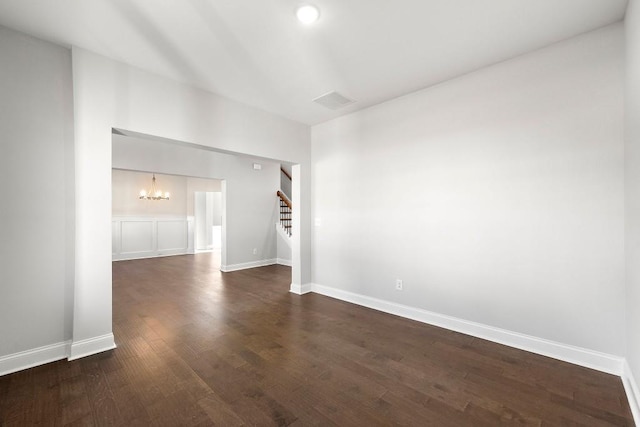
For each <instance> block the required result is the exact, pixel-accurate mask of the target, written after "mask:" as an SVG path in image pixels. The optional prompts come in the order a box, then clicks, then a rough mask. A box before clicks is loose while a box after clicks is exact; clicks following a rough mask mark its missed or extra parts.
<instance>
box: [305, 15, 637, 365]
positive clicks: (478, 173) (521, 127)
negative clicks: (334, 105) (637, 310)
mask: <svg viewBox="0 0 640 427" xmlns="http://www.w3.org/2000/svg"><path fill="white" fill-rule="evenodd" d="M622 76H623V28H622V26H621V25H614V26H610V27H607V28H604V29H601V30H599V31H596V32H592V33H589V34H586V35H583V36H580V37H577V38H574V39H571V40H568V41H565V42H562V43H559V44H556V45H553V46H551V47H549V48H545V49H542V50H539V51H536V52H533V53H531V54H528V55H525V56H522V57H518V58H515V59H513V60H510V61H507V62H504V63H501V64H498V65H495V66H493V67H489V68H485V69H482V70H479V71H477V72H474V73H471V74H468V75H466V76H463V77H461V78H458V79H455V80H452V81H449V82H446V83H443V84H440V85H438V86H436V87H433V88H430V89H427V90H424V91H421V92H417V93H414V94H411V95H408V96H405V97H402V98H399V99H396V100H392V101H389V102H387V103H384V104H381V105H379V106H376V107H372V108H369V109H366V110H363V111H361V112H357V113H354V114H350V115H348V116H345V117H343V118H339V119H335V120H332V121H330V122H327V123H324V124H321V125H318V126H314V127H313V128H312V160H313V169H312V173H313V175H312V194H313V201H312V208H313V216H314V217H315V218H318V219H319V220H320V222H321V225H320V226H316V227H314V231H313V249H314V251H313V257H312V271H313V282H314V283H317V284H320V285H325V286H329V287H334V288H338V289H340V290H344V291H349V292H353V293H356V294H361V295H366V296H369V297H374V298H378V299H381V300H385V301H393V302H396V303H400V304H404V305H407V306H412V307H417V308H421V309H425V310H429V311H432V312H436V313H441V314H445V315H449V316H453V317H456V318H460V319H466V320H470V321H474V322H478V323H480V324H484V325H489V326H493V327H498V328H502V329H506V330H509V331H515V332H518V333H521V334H526V335H530V336H534V337H540V338H544V339H547V340H552V341H556V342H560V343H564V344H570V345H574V346H578V347H583V348H586V349H591V350H596V351H601V352H605V353H608V354H612V355H618V356H622V355H623V354H624V309H625V307H624V298H625V289H624V265H623V260H624V254H623V249H624V248H623V245H624V230H623V225H624V224H623V216H624V211H623V209H624V207H623V172H622V171H623V142H622V128H623V124H622V114H623V112H622V104H623V83H622V81H623V77H622ZM396 278H401V279H403V280H404V290H403V291H402V292H399V291H396V290H394V284H395V279H396Z"/></svg>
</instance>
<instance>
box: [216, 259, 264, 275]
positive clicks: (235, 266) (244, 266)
mask: <svg viewBox="0 0 640 427" xmlns="http://www.w3.org/2000/svg"><path fill="white" fill-rule="evenodd" d="M273 264H276V259H275V258H272V259H261V260H258V261H249V262H242V263H240V264H230V265H221V266H220V271H222V272H223V273H229V272H231V271H238V270H246V269H248V268H256V267H265V266H267V265H273Z"/></svg>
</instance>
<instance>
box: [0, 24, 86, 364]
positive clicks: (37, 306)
mask: <svg viewBox="0 0 640 427" xmlns="http://www.w3.org/2000/svg"><path fill="white" fill-rule="evenodd" d="M0 58H2V65H1V66H0V94H1V95H0V129H2V137H1V138H2V141H1V142H0V181H1V182H2V183H3V185H2V191H3V196H2V202H0V263H1V265H0V359H1V358H2V356H6V355H9V354H13V353H17V352H20V351H25V350H31V349H34V348H37V347H42V346H46V345H51V344H57V343H63V342H64V341H66V340H68V339H70V338H71V306H72V301H73V287H72V286H73V196H74V195H73V145H72V144H73V122H72V120H73V104H72V86H71V56H70V52H69V51H68V50H67V49H63V48H61V47H58V46H55V45H52V44H50V43H46V42H43V41H40V40H37V39H34V38H31V37H28V36H26V35H23V34H20V33H17V32H14V31H11V30H8V29H6V28H3V27H0ZM54 352H55V353H56V355H54V354H51V353H50V354H49V355H50V357H53V358H59V357H64V354H65V348H64V345H62V346H60V347H59V348H57V349H54ZM10 368H11V367H9V369H10ZM4 369H5V366H4V365H3V363H2V360H0V373H1V372H2V371H3V370H4Z"/></svg>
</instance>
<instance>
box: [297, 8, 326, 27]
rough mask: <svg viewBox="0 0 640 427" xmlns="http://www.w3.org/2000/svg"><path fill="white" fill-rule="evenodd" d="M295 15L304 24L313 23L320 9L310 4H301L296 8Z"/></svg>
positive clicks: (318, 15)
mask: <svg viewBox="0 0 640 427" xmlns="http://www.w3.org/2000/svg"><path fill="white" fill-rule="evenodd" d="M296 17H297V18H298V21H300V22H302V23H303V24H305V25H309V24H313V23H314V22H316V21H317V20H318V18H319V17H320V9H318V8H317V7H315V6H314V5H312V4H303V5H300V6H298V8H297V9H296Z"/></svg>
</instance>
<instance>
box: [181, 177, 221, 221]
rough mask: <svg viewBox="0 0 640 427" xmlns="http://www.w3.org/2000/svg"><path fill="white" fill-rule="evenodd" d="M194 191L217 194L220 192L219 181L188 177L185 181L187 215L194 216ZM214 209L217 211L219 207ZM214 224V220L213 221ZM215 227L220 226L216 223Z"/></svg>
mask: <svg viewBox="0 0 640 427" xmlns="http://www.w3.org/2000/svg"><path fill="white" fill-rule="evenodd" d="M196 191H205V192H208V193H219V192H220V191H221V188H220V180H218V179H202V178H194V177H189V178H188V179H187V194H188V196H187V215H189V216H194V215H195V209H194V201H195V193H196ZM216 209H218V210H219V207H217V208H216ZM214 222H215V219H214ZM215 225H220V224H219V223H216V224H215Z"/></svg>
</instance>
